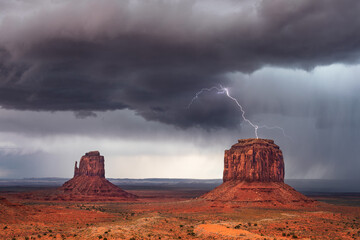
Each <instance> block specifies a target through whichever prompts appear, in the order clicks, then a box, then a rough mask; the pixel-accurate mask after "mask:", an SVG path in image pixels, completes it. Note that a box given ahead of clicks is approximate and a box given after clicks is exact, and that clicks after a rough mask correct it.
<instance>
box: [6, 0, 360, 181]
mask: <svg viewBox="0 0 360 240" xmlns="http://www.w3.org/2000/svg"><path fill="white" fill-rule="evenodd" d="M359 12H360V2H359V1H358V0H342V1H338V0H317V1H313V0H298V1H289V0H272V1H261V0H236V1H235V0H223V1H215V0H161V1H160V0H149V1H146V0H137V1H135V0H127V1H116V0H106V1H95V0H93V1H91V0H79V1H70V0H61V1H58V0H26V1H25V0H24V1H21V0H0V106H1V109H0V178H22V177H71V176H72V174H73V167H74V162H75V161H78V160H79V159H80V157H81V156H82V155H83V154H84V153H85V152H88V151H91V150H99V151H100V152H101V154H102V155H104V156H105V160H106V161H105V164H106V176H107V177H117V178H124V177H129V178H148V177H174V178H175V177H176V178H221V177H222V171H223V154H224V150H225V149H228V148H230V147H231V145H232V144H234V143H236V142H237V139H240V138H249V137H255V134H254V128H252V127H251V125H249V124H248V123H247V122H246V121H243V119H242V117H241V111H240V109H239V108H238V107H237V105H236V103H235V102H234V101H232V100H231V99H230V98H228V97H227V96H226V95H225V94H219V93H217V91H216V90H213V91H205V92H204V93H203V94H200V95H198V97H197V98H196V99H195V101H194V102H193V103H192V105H191V106H190V108H188V105H189V103H190V102H191V101H192V99H193V98H194V96H196V93H197V92H199V91H200V90H201V89H202V88H211V87H213V86H216V87H219V86H220V84H221V85H222V86H224V87H226V88H227V89H228V90H229V93H230V95H231V96H232V97H234V98H236V99H237V100H238V102H239V103H240V104H241V105H242V106H243V109H244V110H245V116H246V118H247V119H249V120H250V121H251V122H252V123H254V124H256V125H259V126H262V125H267V126H270V127H272V126H277V127H281V128H283V129H284V131H285V135H284V134H283V132H282V131H281V130H279V128H274V129H264V128H262V129H259V131H258V133H259V137H262V138H271V139H274V140H275V143H277V144H278V145H279V146H280V148H281V149H282V151H283V153H284V160H285V167H286V171H285V172H286V178H359V174H358V172H359V170H360V161H359V160H360V159H359V156H360V150H359V147H358V146H359V143H360V137H359V135H360V94H359V92H360V80H359V76H360V62H359V59H360V31H359V29H360V18H359V17H358V13H359Z"/></svg>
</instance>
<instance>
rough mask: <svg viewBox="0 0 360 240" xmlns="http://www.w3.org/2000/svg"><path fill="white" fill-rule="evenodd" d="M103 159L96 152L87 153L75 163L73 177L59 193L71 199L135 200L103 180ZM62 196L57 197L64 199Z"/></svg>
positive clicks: (130, 195) (131, 195)
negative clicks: (78, 162)
mask: <svg viewBox="0 0 360 240" xmlns="http://www.w3.org/2000/svg"><path fill="white" fill-rule="evenodd" d="M104 162H105V161H104V157H103V156H101V155H100V153H99V152H98V151H93V152H88V153H86V154H85V155H84V156H82V157H81V159H80V164H79V167H77V162H75V169H74V177H73V178H72V179H70V180H69V181H67V182H65V183H64V185H63V186H62V187H61V188H60V191H62V192H63V193H64V195H67V196H68V198H67V199H69V200H72V199H75V200H76V199H89V198H90V199H93V200H107V199H114V200H115V199H135V198H137V196H135V195H133V194H131V193H128V192H125V191H124V190H122V189H121V188H119V187H117V186H115V185H114V184H112V183H111V182H109V181H108V180H106V179H105V168H104ZM64 195H62V196H61V197H59V198H60V199H64Z"/></svg>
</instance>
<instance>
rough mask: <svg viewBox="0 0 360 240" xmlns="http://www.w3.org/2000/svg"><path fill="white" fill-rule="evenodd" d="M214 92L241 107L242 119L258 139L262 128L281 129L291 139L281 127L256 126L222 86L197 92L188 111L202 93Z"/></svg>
mask: <svg viewBox="0 0 360 240" xmlns="http://www.w3.org/2000/svg"><path fill="white" fill-rule="evenodd" d="M214 90H216V91H217V94H225V95H226V96H227V97H228V98H230V99H231V100H233V101H234V102H235V103H236V105H237V106H238V107H239V109H240V111H241V117H242V119H243V120H244V121H245V122H247V123H248V124H249V125H250V126H251V127H253V128H254V131H255V136H256V138H257V139H258V138H259V135H258V130H259V129H261V128H265V129H270V130H271V129H279V130H280V131H281V132H282V133H283V135H284V136H285V137H288V138H290V137H289V136H287V135H286V134H285V130H284V129H283V128H281V127H278V126H272V127H269V126H266V125H262V126H259V125H257V124H255V123H253V122H251V121H250V120H249V119H247V118H246V116H245V114H246V113H245V110H244V108H243V107H242V106H241V104H240V103H239V102H238V100H237V99H236V98H234V97H233V96H231V95H230V93H229V89H228V88H224V87H223V86H221V85H220V86H219V87H211V88H203V89H201V90H200V91H199V92H197V93H196V94H195V96H194V97H193V98H192V99H191V101H190V103H189V105H188V106H187V109H189V108H190V107H191V105H192V104H193V103H194V101H196V99H198V98H199V96H200V95H201V94H202V93H204V92H212V91H214ZM290 139H291V138H290Z"/></svg>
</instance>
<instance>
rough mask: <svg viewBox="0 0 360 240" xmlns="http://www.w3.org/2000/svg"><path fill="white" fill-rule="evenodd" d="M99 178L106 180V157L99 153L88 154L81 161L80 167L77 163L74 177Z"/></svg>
mask: <svg viewBox="0 0 360 240" xmlns="http://www.w3.org/2000/svg"><path fill="white" fill-rule="evenodd" d="M76 176H99V177H102V178H105V168H104V157H103V156H100V153H99V152H98V151H93V152H88V153H86V154H85V155H84V156H82V157H81V159H80V166H79V168H78V167H77V162H75V171H74V177H76Z"/></svg>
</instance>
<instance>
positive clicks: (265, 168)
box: [202, 138, 313, 207]
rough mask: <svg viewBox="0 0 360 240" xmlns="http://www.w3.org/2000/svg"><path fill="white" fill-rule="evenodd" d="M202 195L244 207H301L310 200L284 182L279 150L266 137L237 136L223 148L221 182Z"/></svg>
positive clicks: (282, 161) (281, 156)
mask: <svg viewBox="0 0 360 240" xmlns="http://www.w3.org/2000/svg"><path fill="white" fill-rule="evenodd" d="M202 198H204V199H207V200H211V201H220V202H236V203H237V204H240V205H248V206H253V205H257V206H287V207H293V206H299V205H300V206H305V205H308V204H310V203H313V201H312V200H311V199H309V198H307V197H305V196H304V195H302V194H301V193H299V192H297V191H296V190H295V189H293V188H292V187H290V186H289V185H287V184H285V183H284V159H283V155H282V152H281V150H280V148H279V146H277V145H276V144H275V143H274V141H273V140H270V139H253V138H252V139H240V140H238V143H237V144H234V145H233V146H232V147H231V148H230V149H229V150H225V156H224V175H223V184H221V185H220V186H218V187H217V188H215V189H214V190H212V191H210V192H208V193H206V194H205V195H203V196H202Z"/></svg>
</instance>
